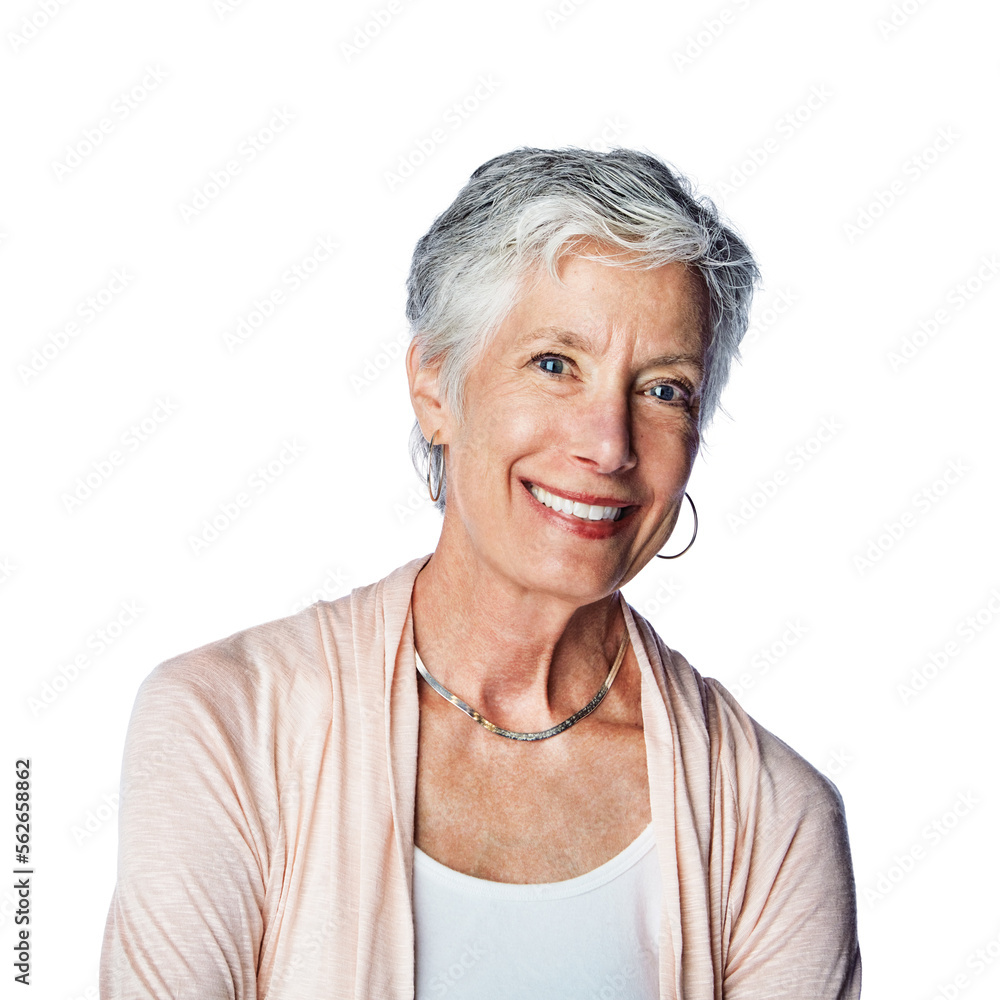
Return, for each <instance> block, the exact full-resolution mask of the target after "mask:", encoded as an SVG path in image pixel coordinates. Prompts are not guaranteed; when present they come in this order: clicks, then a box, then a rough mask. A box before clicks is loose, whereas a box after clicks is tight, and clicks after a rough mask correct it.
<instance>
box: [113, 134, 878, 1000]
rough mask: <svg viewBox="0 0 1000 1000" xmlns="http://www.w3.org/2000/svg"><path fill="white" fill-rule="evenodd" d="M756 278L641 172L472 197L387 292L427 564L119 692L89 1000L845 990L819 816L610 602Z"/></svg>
mask: <svg viewBox="0 0 1000 1000" xmlns="http://www.w3.org/2000/svg"><path fill="white" fill-rule="evenodd" d="M756 279H757V269H756V266H755V264H754V262H753V259H752V257H751V256H750V253H749V251H748V250H747V248H746V246H745V245H744V243H743V242H742V241H741V240H740V239H739V237H738V236H737V235H736V234H735V233H733V232H732V231H731V230H730V229H728V228H726V227H725V226H724V225H722V224H721V223H720V221H719V220H718V217H717V214H716V212H715V210H714V207H713V206H712V205H711V204H710V203H708V202H707V201H697V200H695V199H694V198H693V197H692V196H691V194H690V193H689V187H688V185H687V184H686V182H684V181H683V180H682V179H681V178H678V177H677V176H676V175H674V174H673V173H672V172H671V171H670V170H669V169H668V168H667V167H665V166H664V165H663V164H662V163H660V162H659V161H658V160H656V159H654V158H653V157H650V156H648V155H645V154H641V153H637V152H632V151H629V150H615V151H612V152H609V153H603V154H602V153H592V152H587V151H582V150H564V151H545V150H533V149H521V150H517V151H515V152H512V153H509V154H506V155H504V156H500V157H497V158H496V159H494V160H491V161H490V162H488V163H486V164H484V165H483V166H482V167H481V168H480V169H479V170H477V171H476V173H475V174H473V176H472V178H471V179H470V181H469V183H468V184H467V185H466V187H465V188H464V189H463V190H462V192H461V193H460V194H459V196H458V198H457V199H456V201H455V203H454V204H453V205H452V206H451V207H450V208H449V209H448V210H447V211H446V212H445V213H444V214H443V215H442V216H441V217H439V218H438V219H437V220H436V221H435V223H434V224H433V226H432V227H431V229H430V231H429V232H428V233H427V235H425V236H424V237H423V238H422V239H421V241H420V242H419V244H418V246H417V249H416V253H415V255H414V260H413V266H412V270H411V273H410V279H409V286H408V287H409V302H408V314H409V318H410V321H411V323H412V326H413V334H414V335H413V341H412V343H411V346H410V349H409V351H408V353H407V359H406V362H407V373H408V377H409V385H410V395H411V399H412V402H413V407H414V410H415V413H416V417H417V424H416V426H415V428H414V443H415V458H416V460H417V463H418V468H426V471H427V484H428V490H429V496H430V498H431V499H432V500H434V501H435V502H436V503H437V504H438V505H439V507H440V508H441V510H442V511H443V513H444V524H443V527H442V531H441V537H440V541H439V543H438V545H437V547H436V549H435V551H434V552H433V553H432V554H431V555H430V556H429V557H428V556H423V557H421V558H418V559H414V560H412V561H411V562H408V563H406V564H405V565H403V566H401V567H400V568H399V569H397V570H395V571H394V572H393V573H391V574H390V575H389V576H388V577H386V578H385V579H384V580H381V581H379V582H378V583H375V584H372V585H370V586H366V587H360V588H357V589H356V590H355V591H354V592H353V593H352V594H351V595H350V596H347V597H344V598H341V599H340V600H337V601H333V602H320V603H318V604H316V605H313V606H312V607H310V608H308V609H306V610H304V611H302V612H300V613H299V614H297V615H295V616H293V617H291V618H286V619H283V620H280V621H275V622H271V623H268V624H265V625H261V626H258V627H256V628H251V629H248V630H246V631H243V632H239V633H237V634H236V635H233V636H230V637H229V638H228V639H224V640H221V641H218V642H214V643H211V644H209V645H207V646H204V647H202V648H201V649H198V650H194V651H192V652H190V653H186V654H184V655H182V656H179V657H177V658H175V659H173V660H169V661H167V662H166V663H163V664H161V665H160V666H159V667H158V668H157V669H156V670H155V671H153V673H152V674H151V675H150V676H149V677H148V678H147V680H146V681H145V682H144V684H143V686H142V688H141V690H140V692H139V695H138V698H137V701H136V706H135V709H134V712H133V717H132V721H131V724H130V728H129V734H128V741H127V747H126V753H125V762H124V769H123V776H122V799H121V806H120V838H121V840H120V857H119V874H118V884H117V887H116V890H115V896H114V900H113V903H112V907H111V912H110V914H109V918H108V924H107V928H106V934H105V942H104V951H103V955H102V967H101V987H102V996H104V997H105V998H110V997H164V998H165V997H172V998H176V997H198V998H214V997H240V998H244V997H267V998H268V1000H275V998H285V997H288V998H291V997H294V998H297V1000H302V998H311V997H316V998H319V997H348V996H350V997H375V998H396V997H400V998H401V997H413V996H414V995H416V996H417V997H418V998H425V997H434V996H446V995H447V996H451V997H455V998H458V997H471V996H476V997H484V996H486V997H508V996H513V995H517V996H532V997H536V996H537V997H574V998H577V997H588V998H589V997H608V996H613V997H634V998H640V997H641V998H645V997H662V998H666V997H672V998H682V997H683V998H685V1000H697V998H703V997H704V998H710V997H714V998H721V997H725V998H727V1000H736V998H749V997H754V998H768V1000H775V998H788V1000H805V998H811V1000H815V998H828V997H829V998H833V997H838V998H846V997H857V996H858V995H859V992H860V956H859V952H858V944H857V934H856V916H855V896H854V883H853V875H852V871H851V862H850V853H849V848H848V843H847V836H846V828H845V823H844V814H843V806H842V803H841V800H840V797H839V795H838V793H837V791H836V789H835V788H834V787H833V785H832V784H830V783H829V782H828V781H827V780H826V779H825V778H823V777H822V776H821V775H820V774H819V773H818V772H816V771H815V770H814V769H813V768H812V767H810V766H809V765H808V764H807V763H806V762H805V761H804V760H802V759H801V758H800V757H798V756H797V755H796V754H795V753H794V752H793V751H792V750H790V749H789V748H788V747H787V746H785V745H784V744H783V743H781V742H780V741H779V740H777V739H775V737H773V736H771V735H770V734H769V733H767V732H766V731H765V730H763V729H762V728H761V727H760V726H758V725H757V724H756V723H755V722H753V721H752V720H751V719H750V718H749V717H748V716H747V715H746V714H745V713H744V712H743V711H742V710H741V709H740V708H739V706H738V705H737V704H736V703H735V702H734V701H733V699H732V697H731V696H730V695H729V694H728V693H727V692H726V691H725V690H724V689H723V688H722V687H721V686H720V685H719V684H718V683H716V682H715V681H712V680H710V679H704V678H702V677H700V676H699V675H698V674H697V673H696V672H695V671H694V670H693V669H692V668H691V667H690V666H689V665H688V664H687V662H686V661H685V660H684V659H683V657H681V656H680V655H679V654H677V653H676V652H673V651H672V650H670V649H668V648H667V647H666V646H665V645H664V643H663V641H662V640H661V639H660V638H659V636H658V635H657V634H656V633H655V632H654V631H653V629H652V627H651V626H650V625H649V623H648V622H646V621H645V620H644V619H642V618H641V617H640V616H639V615H637V614H636V613H635V612H634V611H633V610H632V609H631V608H630V607H629V606H628V604H627V603H626V602H625V601H624V599H623V598H622V596H621V593H620V590H619V588H620V587H621V586H622V585H623V584H624V583H626V582H627V581H628V580H630V579H632V577H634V576H635V575H636V574H637V573H638V572H639V570H640V569H642V567H643V566H645V565H646V564H647V563H648V562H649V561H650V560H651V559H652V558H653V557H654V556H655V555H657V554H660V550H661V549H662V548H663V547H664V546H665V544H666V543H667V540H668V539H669V538H670V535H671V532H672V530H673V527H674V524H675V522H676V521H677V519H678V515H679V513H680V509H681V506H682V504H683V503H684V502H685V496H686V494H685V485H686V483H687V480H688V477H689V475H690V472H691V467H692V463H693V461H694V458H695V456H696V454H697V450H698V444H699V433H700V431H701V429H702V428H703V427H704V426H705V425H706V423H707V422H708V420H709V419H710V417H711V415H712V411H713V410H714V408H715V407H716V405H717V403H718V399H719V394H720V391H721V389H722V386H723V385H724V383H725V381H726V378H727V374H728V369H729V365H730V363H731V360H732V358H733V356H734V355H735V353H736V350H737V346H738V343H739V340H740V337H741V336H742V334H743V332H744V331H745V329H746V325H747V317H748V311H749V303H750V297H751V294H752V287H753V285H754V283H755V281H756ZM446 498H447V503H446ZM692 508H693V504H692ZM695 525H696V526H697V521H695ZM687 544H689V543H688V542H687V541H686V540H684V541H682V542H680V544H675V546H674V547H675V549H676V548H680V547H681V546H683V545H687Z"/></svg>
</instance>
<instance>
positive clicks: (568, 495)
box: [521, 479, 632, 517]
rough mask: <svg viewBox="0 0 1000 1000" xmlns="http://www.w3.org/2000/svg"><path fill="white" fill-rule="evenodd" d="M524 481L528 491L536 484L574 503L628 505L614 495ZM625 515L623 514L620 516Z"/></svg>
mask: <svg viewBox="0 0 1000 1000" xmlns="http://www.w3.org/2000/svg"><path fill="white" fill-rule="evenodd" d="M521 482H522V483H524V488H525V489H526V490H527V491H528V492H529V493H530V492H531V487H532V486H538V487H540V488H541V489H543V490H545V492H546V493H555V494H556V496H560V497H564V498H565V499H566V500H572V501H574V502H575V503H586V504H590V506H591V507H630V506H632V505H631V504H629V503H626V502H625V501H623V500H616V499H615V498H614V497H598V496H594V495H593V494H592V493H572V492H570V491H568V490H557V489H556V488H555V487H554V486H546V485H545V483H540V482H538V481H536V480H534V479H522V480H521ZM624 516H625V515H624V514H623V515H622V517H624Z"/></svg>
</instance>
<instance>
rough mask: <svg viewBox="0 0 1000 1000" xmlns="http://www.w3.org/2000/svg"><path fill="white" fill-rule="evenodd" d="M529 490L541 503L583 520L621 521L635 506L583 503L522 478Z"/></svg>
mask: <svg viewBox="0 0 1000 1000" xmlns="http://www.w3.org/2000/svg"><path fill="white" fill-rule="evenodd" d="M522 482H524V485H525V487H526V488H527V490H528V492H529V493H531V495H532V496H533V497H534V498H535V499H536V500H537V501H538V502H539V503H541V504H544V505H545V506H546V507H550V508H551V509H552V510H555V511H559V512H560V513H561V514H569V515H571V516H572V517H575V518H578V519H579V520H581V521H620V520H621V519H622V518H623V517H625V516H626V515H627V514H628V513H629V512H630V511H631V510H632V509H633V508H632V507H630V506H627V505H626V506H619V505H614V506H611V505H607V506H605V505H603V504H588V503H581V502H580V501H578V500H570V499H569V498H568V497H564V496H560V495H559V494H558V493H552V492H550V491H549V490H546V489H544V488H543V487H541V486H537V485H535V484H534V483H529V482H527V481H524V480H522Z"/></svg>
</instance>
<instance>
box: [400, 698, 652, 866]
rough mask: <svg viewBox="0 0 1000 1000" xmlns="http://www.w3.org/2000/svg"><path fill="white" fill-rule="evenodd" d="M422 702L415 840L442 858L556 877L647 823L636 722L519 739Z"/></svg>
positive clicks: (605, 856) (588, 724)
mask: <svg viewBox="0 0 1000 1000" xmlns="http://www.w3.org/2000/svg"><path fill="white" fill-rule="evenodd" d="M426 694H430V695H431V696H432V698H426V699H425V695H426ZM433 699H437V700H438V701H439V702H440V704H436V703H435V702H434V700H433ZM421 702H422V704H421V714H420V735H419V743H418V748H419V749H418V755H417V789H416V791H417V795H416V812H415V827H414V840H415V843H416V845H417V847H419V848H420V849H421V850H422V851H423V852H424V853H425V854H427V855H429V856H430V857H431V858H433V859H434V860H435V861H437V862H439V863H440V864H442V865H445V866H446V867H448V868H450V869H452V870H454V871H457V872H461V873H463V874H465V875H472V876H474V877H476V878H481V879H488V880H490V881H494V882H520V883H531V882H555V881H563V880H565V879H570V878H576V877H577V876H579V875H582V874H584V873H586V872H589V871H592V870H593V869H595V868H597V867H599V866H600V865H603V864H604V863H605V862H607V861H609V860H610V859H611V858H613V857H615V856H616V855H617V854H619V853H620V852H621V851H623V850H624V849H625V848H626V847H628V845H629V844H631V843H632V842H633V841H635V840H636V838H637V837H638V836H639V835H640V834H641V833H642V832H643V830H644V829H645V828H646V827H647V826H648V824H649V823H650V821H651V812H650V805H649V780H648V775H647V769H646V749H645V740H644V737H643V732H642V729H641V728H640V727H636V726H635V725H634V724H622V723H619V722H610V723H609V722H600V721H598V720H596V719H586V720H584V721H583V723H581V724H579V726H578V727H577V728H576V729H575V730H573V731H567V732H565V733H561V734H559V736H557V737H553V739H552V741H551V742H549V741H538V742H517V741H512V740H506V739H505V738H503V737H500V736H497V735H495V734H493V733H489V732H487V731H486V730H485V729H482V728H481V727H480V726H478V725H477V724H476V723H475V722H474V721H473V720H472V719H470V718H468V717H467V716H464V715H462V714H461V713H460V712H458V711H456V709H455V708H454V706H452V705H449V704H448V703H447V702H444V701H443V700H441V699H440V698H439V696H438V695H437V694H436V693H434V692H425V693H424V694H422V695H421ZM556 740H562V741H563V743H561V744H556V742H555V741H556Z"/></svg>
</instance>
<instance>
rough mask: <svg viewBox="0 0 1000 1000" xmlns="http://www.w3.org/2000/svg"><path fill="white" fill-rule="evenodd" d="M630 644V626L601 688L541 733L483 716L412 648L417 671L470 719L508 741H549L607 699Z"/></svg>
mask: <svg viewBox="0 0 1000 1000" xmlns="http://www.w3.org/2000/svg"><path fill="white" fill-rule="evenodd" d="M627 645H628V629H626V630H625V634H624V635H623V636H622V644H621V645H620V646H619V647H618V655H617V656H616V657H615V662H614V663H612V664H611V669H610V670H609V671H608V676H607V678H606V679H605V681H604V683H603V684H602V685H601V689H600V691H598V692H597V694H595V695H594V697H593V698H591V700H590V701H589V702H588V703H587V704H586V705H584V706H583V708H581V709H580V711H579V712H574V713H573V714H572V715H571V716H570V717H569V718H568V719H566V721H565V722H560V723H559V725H558V726H553V727H552V728H551V729H546V730H543V731H542V732H540V733H515V732H514V731H513V730H510V729H504V728H502V727H501V726H496V725H494V724H493V723H492V722H490V721H489V720H488V719H484V718H483V717H482V715H480V714H479V712H477V711H476V710H475V709H474V708H470V707H469V706H468V705H466V703H465V702H464V701H462V699H461V698H459V697H458V695H457V694H452V693H451V692H450V691H449V690H448V689H447V688H446V687H445V686H444V685H443V684H441V683H440V682H439V681H437V680H435V679H434V678H433V677H431V675H430V673H429V672H428V670H427V668H426V667H425V666H424V663H423V660H421V659H420V654H419V653H418V652H417V649H416V646H414V648H413V655H414V656H415V657H416V661H417V670H419V671H420V676H421V677H423V679H424V680H425V681H427V683H428V684H430V686H431V687H432V688H434V690H435V691H437V693H438V694H439V695H441V697H442V698H444V699H445V700H446V701H450V702H451V703H452V704H453V705H454V706H455V707H456V708H460V709H461V710H462V711H463V712H465V714H466V715H467V716H469V718H471V719H475V720H476V722H478V723H479V725H481V726H482V727H483V728H484V729H488V730H489V731H490V732H491V733H496V734H497V736H506V737H507V739H509V740H547V739H548V738H549V737H550V736H556V735H558V734H559V733H561V732H563V731H564V730H566V729H569V727H570V726H573V725H576V723H578V722H579V721H580V720H581V719H585V718H586V717H587V716H588V715H590V713H591V712H593V711H594V709H595V708H597V706H598V705H600V703H601V702H602V701H604V696H605V695H606V694H607V693H608V691H610V690H611V685H612V684H613V683H614V680H615V676H616V675H617V674H618V668H619V667H620V666H621V665H622V660H624V659H625V647H626V646H627Z"/></svg>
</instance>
